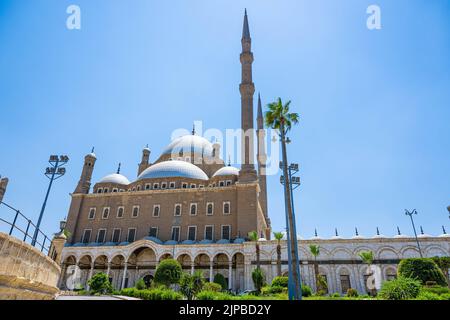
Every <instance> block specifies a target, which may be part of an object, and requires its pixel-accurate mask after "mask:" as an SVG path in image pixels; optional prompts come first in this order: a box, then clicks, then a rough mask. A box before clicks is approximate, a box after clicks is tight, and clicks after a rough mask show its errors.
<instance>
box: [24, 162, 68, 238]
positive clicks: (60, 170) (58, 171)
mask: <svg viewBox="0 0 450 320" xmlns="http://www.w3.org/2000/svg"><path fill="white" fill-rule="evenodd" d="M68 161H69V157H68V156H56V155H51V156H50V159H49V160H48V162H49V163H50V165H51V166H50V167H47V169H45V176H46V177H47V178H48V179H50V183H49V184H48V188H47V193H46V194H45V199H44V203H43V204H42V208H41V213H40V214H39V219H38V222H37V225H36V229H35V230H34V235H33V240H32V241H31V245H33V246H34V245H35V244H36V241H37V238H38V235H39V228H40V226H41V221H42V216H43V215H44V211H45V206H46V205H47V200H48V196H49V194H50V190H51V188H52V185H53V181H54V180H56V179H59V178H61V177H62V176H63V175H64V174H65V173H66V168H64V165H65V164H66V163H67V162H68Z"/></svg>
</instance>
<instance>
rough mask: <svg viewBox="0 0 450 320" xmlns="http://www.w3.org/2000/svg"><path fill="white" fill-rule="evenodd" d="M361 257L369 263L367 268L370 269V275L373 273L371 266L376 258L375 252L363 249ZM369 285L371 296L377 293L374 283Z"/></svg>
mask: <svg viewBox="0 0 450 320" xmlns="http://www.w3.org/2000/svg"><path fill="white" fill-rule="evenodd" d="M358 255H359V257H360V258H361V260H362V261H363V262H364V263H365V264H367V270H368V274H369V276H371V275H372V272H371V271H372V269H371V266H372V264H373V260H374V255H373V252H372V251H370V250H368V251H361V252H360V253H359V254H358ZM368 287H369V293H370V295H371V296H375V295H376V289H375V288H374V286H373V284H372V285H370V286H369V285H368Z"/></svg>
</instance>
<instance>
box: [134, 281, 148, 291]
mask: <svg viewBox="0 0 450 320" xmlns="http://www.w3.org/2000/svg"><path fill="white" fill-rule="evenodd" d="M134 287H135V288H136V289H138V290H144V289H147V286H146V284H145V281H144V279H139V280H138V281H136V284H135V285H134Z"/></svg>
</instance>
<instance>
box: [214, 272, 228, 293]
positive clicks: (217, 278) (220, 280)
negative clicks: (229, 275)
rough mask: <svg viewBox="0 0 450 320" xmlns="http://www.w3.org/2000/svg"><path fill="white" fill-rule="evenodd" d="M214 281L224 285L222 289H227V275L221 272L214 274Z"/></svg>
mask: <svg viewBox="0 0 450 320" xmlns="http://www.w3.org/2000/svg"><path fill="white" fill-rule="evenodd" d="M214 283H217V284H219V285H220V286H221V287H222V290H227V287H228V285H227V280H226V279H225V277H224V276H223V275H221V274H220V273H217V274H216V275H215V276H214Z"/></svg>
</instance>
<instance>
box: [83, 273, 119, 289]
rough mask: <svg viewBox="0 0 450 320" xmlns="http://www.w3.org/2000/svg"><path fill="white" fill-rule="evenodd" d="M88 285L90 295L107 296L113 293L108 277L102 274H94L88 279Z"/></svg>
mask: <svg viewBox="0 0 450 320" xmlns="http://www.w3.org/2000/svg"><path fill="white" fill-rule="evenodd" d="M88 284H89V291H90V293H91V294H109V293H111V292H112V291H113V289H112V285H111V282H109V278H108V276H107V275H106V273H103V272H100V273H97V274H95V275H94V276H93V277H92V278H91V279H89V281H88Z"/></svg>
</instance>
